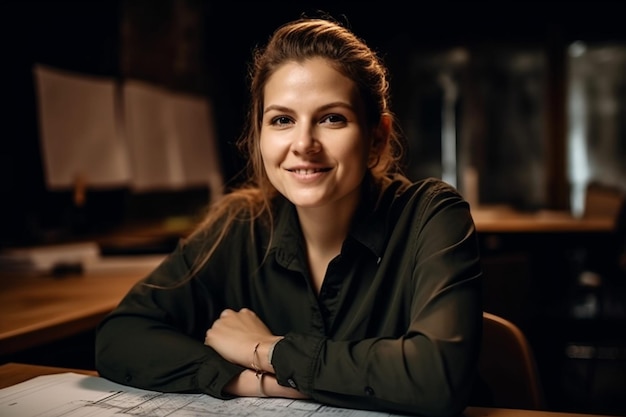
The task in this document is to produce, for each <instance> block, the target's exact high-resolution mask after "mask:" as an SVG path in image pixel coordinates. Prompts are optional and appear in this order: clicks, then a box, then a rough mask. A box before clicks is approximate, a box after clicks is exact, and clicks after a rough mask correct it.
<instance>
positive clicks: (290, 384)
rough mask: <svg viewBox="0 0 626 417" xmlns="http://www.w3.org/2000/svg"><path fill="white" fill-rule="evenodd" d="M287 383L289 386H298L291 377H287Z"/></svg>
mask: <svg viewBox="0 0 626 417" xmlns="http://www.w3.org/2000/svg"><path fill="white" fill-rule="evenodd" d="M287 383H288V384H289V386H290V387H291V388H298V386H297V385H296V381H294V380H293V379H291V378H289V379H288V380H287Z"/></svg>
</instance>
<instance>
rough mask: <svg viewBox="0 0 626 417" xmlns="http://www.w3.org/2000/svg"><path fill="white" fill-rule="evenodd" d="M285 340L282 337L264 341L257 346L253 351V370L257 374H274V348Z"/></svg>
mask: <svg viewBox="0 0 626 417" xmlns="http://www.w3.org/2000/svg"><path fill="white" fill-rule="evenodd" d="M282 339H283V337H282V336H280V337H277V338H274V339H272V340H269V341H263V342H259V343H257V344H255V346H254V348H253V351H252V362H251V366H250V367H251V369H252V370H253V371H255V372H257V373H258V372H270V373H274V366H273V365H272V358H273V356H274V348H275V347H276V345H277V344H278V342H280V341H281V340H282Z"/></svg>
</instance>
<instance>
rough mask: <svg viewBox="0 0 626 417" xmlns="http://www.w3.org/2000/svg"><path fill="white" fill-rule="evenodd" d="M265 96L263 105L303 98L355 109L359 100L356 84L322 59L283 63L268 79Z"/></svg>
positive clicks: (329, 62) (330, 63)
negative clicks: (332, 101)
mask: <svg viewBox="0 0 626 417" xmlns="http://www.w3.org/2000/svg"><path fill="white" fill-rule="evenodd" d="M264 96H265V105H268V104H270V103H271V102H273V101H275V100H290V101H294V100H295V101H298V100H300V101H301V99H302V98H304V97H306V98H307V99H313V98H316V97H319V98H320V99H321V98H322V97H324V98H325V99H327V100H330V99H336V100H343V101H346V100H347V101H350V102H352V103H353V104H354V105H356V104H357V101H359V97H360V96H359V94H358V88H357V85H356V83H355V82H354V81H353V80H352V79H350V78H349V77H347V76H345V75H344V74H343V73H341V72H340V71H338V70H337V68H336V66H335V65H333V63H332V62H331V61H328V60H326V59H323V58H312V59H307V60H304V61H288V62H285V63H284V64H283V65H281V66H280V67H278V68H277V69H276V71H275V72H274V73H273V74H272V75H271V76H270V77H269V78H268V80H267V83H266V84H265V88H264ZM276 104H279V103H276Z"/></svg>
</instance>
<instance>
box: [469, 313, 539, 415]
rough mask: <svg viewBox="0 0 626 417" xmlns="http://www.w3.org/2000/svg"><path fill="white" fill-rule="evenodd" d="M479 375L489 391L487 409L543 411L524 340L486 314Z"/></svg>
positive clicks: (510, 326)
mask: <svg viewBox="0 0 626 417" xmlns="http://www.w3.org/2000/svg"><path fill="white" fill-rule="evenodd" d="M478 371H479V375H480V377H481V378H482V380H483V382H484V383H485V384H486V385H487V386H488V389H489V391H490V397H491V398H490V402H491V404H489V406H491V407H498V408H519V409H527V410H542V409H544V399H543V392H542V387H541V381H540V379H539V372H538V370H537V364H536V362H535V357H534V355H533V352H532V349H531V346H530V344H529V342H528V340H527V339H526V336H525V335H524V333H523V332H522V331H521V330H520V329H519V327H517V326H516V325H515V324H513V323H512V322H510V321H509V320H507V319H504V318H502V317H500V316H497V315H495V314H491V313H487V312H483V336H482V349H481V353H480V357H479V362H478Z"/></svg>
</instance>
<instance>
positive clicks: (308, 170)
mask: <svg viewBox="0 0 626 417" xmlns="http://www.w3.org/2000/svg"><path fill="white" fill-rule="evenodd" d="M287 171H289V172H293V173H294V174H297V175H313V174H317V173H320V172H328V171H330V168H294V169H287Z"/></svg>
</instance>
